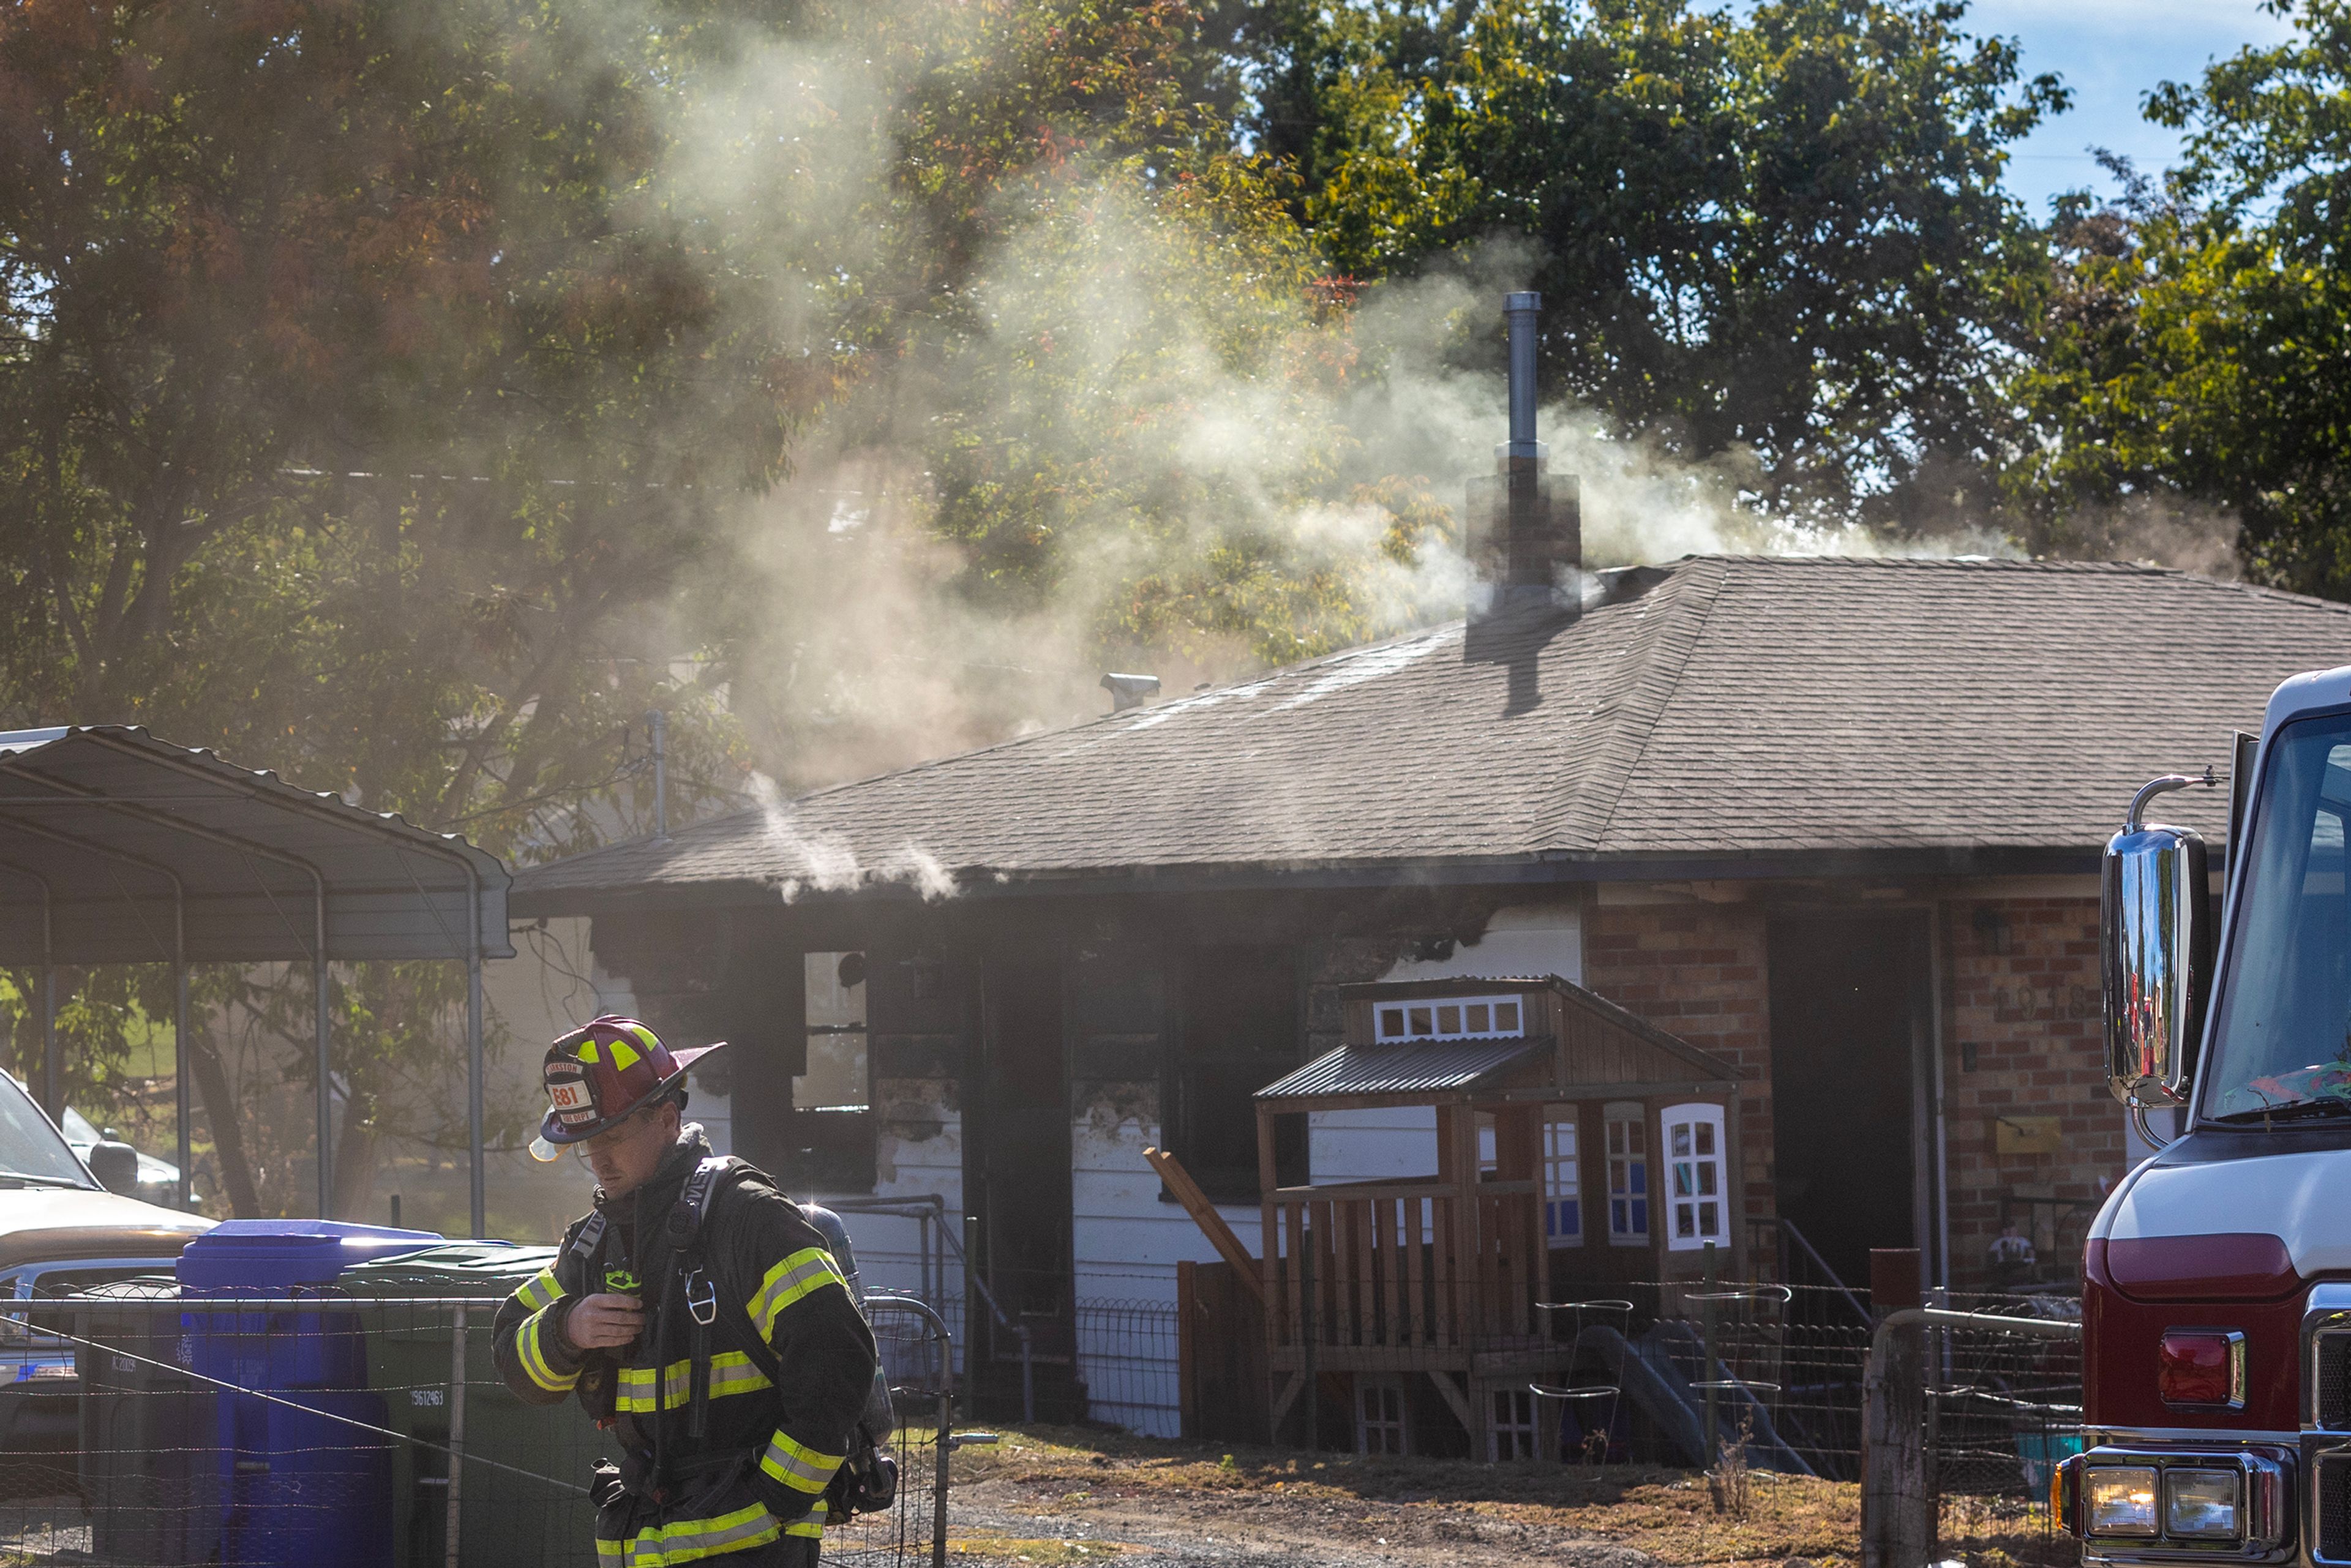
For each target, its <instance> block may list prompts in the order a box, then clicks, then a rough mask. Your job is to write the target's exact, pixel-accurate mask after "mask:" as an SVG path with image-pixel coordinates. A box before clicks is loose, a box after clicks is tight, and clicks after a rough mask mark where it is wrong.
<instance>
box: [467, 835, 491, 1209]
mask: <svg viewBox="0 0 2351 1568" xmlns="http://www.w3.org/2000/svg"><path fill="white" fill-rule="evenodd" d="M464 864H465V913H466V924H465V930H466V932H467V934H468V935H470V936H472V938H473V946H472V950H471V951H469V952H468V953H467V954H466V955H465V1129H466V1134H467V1136H468V1137H469V1139H470V1140H471V1142H472V1144H473V1145H474V1149H473V1154H474V1162H473V1172H472V1175H473V1178H474V1179H473V1188H474V1190H473V1219H474V1239H475V1240H476V1241H478V1240H481V1239H484V1238H485V1237H486V1236H488V1235H489V1233H490V1230H489V1226H490V1218H489V1155H488V1154H487V1153H486V1151H485V1150H484V1149H483V1147H482V1076H483V1074H482V877H481V873H479V872H477V871H475V869H474V862H472V861H470V860H469V861H465V862H464Z"/></svg>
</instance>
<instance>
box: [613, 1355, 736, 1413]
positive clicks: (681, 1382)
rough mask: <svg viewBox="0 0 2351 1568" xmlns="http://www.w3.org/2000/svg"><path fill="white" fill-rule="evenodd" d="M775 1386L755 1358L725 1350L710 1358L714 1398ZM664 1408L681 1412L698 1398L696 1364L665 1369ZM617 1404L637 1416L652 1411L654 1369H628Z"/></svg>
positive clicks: (679, 1363) (675, 1364)
mask: <svg viewBox="0 0 2351 1568" xmlns="http://www.w3.org/2000/svg"><path fill="white" fill-rule="evenodd" d="M773 1386H775V1385H773V1384H771V1383H769V1382H768V1375H767V1374H766V1373H764V1372H761V1371H760V1370H759V1369H758V1367H756V1366H754V1365H752V1364H751V1357H750V1356H749V1355H748V1354H747V1353H745V1352H743V1351H739V1350H722V1351H720V1352H719V1353H718V1354H716V1355H714V1356H712V1357H711V1358H710V1397H712V1398H713V1399H723V1398H725V1397H726V1396H727V1395H729V1394H752V1393H756V1392H758V1390H759V1389H762V1388H771V1387H773ZM661 1394H662V1397H661V1405H660V1406H659V1407H660V1408H662V1409H664V1410H679V1409H683V1408H684V1406H685V1404H686V1402H687V1401H688V1400H690V1399H692V1398H693V1397H694V1363H692V1362H690V1361H674V1362H672V1363H670V1364H669V1365H668V1366H667V1367H666V1368H665V1369H664V1371H663V1374H662V1379H661ZM614 1404H615V1405H616V1406H618V1407H619V1408H621V1409H622V1410H626V1411H629V1412H631V1413H632V1414H633V1413H634V1412H636V1411H640V1410H652V1409H653V1408H655V1406H654V1404H653V1368H652V1367H650V1366H624V1367H622V1369H621V1387H620V1392H619V1394H618V1396H617V1397H616V1398H615V1400H614Z"/></svg>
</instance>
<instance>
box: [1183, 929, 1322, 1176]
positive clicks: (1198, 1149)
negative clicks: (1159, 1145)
mask: <svg viewBox="0 0 2351 1568" xmlns="http://www.w3.org/2000/svg"><path fill="white" fill-rule="evenodd" d="M1300 1041H1301V1030H1300V1023H1299V987H1298V961H1297V956H1296V954H1295V953H1294V952H1293V951H1292V950H1291V949H1290V947H1288V946H1263V945H1246V946H1245V945H1239V944H1235V945H1229V946H1204V947H1196V948H1194V949H1193V950H1192V952H1191V955H1190V964H1189V967H1188V969H1187V971H1186V984H1185V988H1184V1040H1183V1049H1182V1051H1181V1052H1180V1054H1179V1055H1178V1057H1177V1060H1176V1062H1175V1071H1174V1072H1173V1073H1172V1074H1171V1076H1172V1078H1173V1080H1174V1085H1173V1086H1174V1090H1175V1094H1174V1100H1175V1104H1174V1106H1173V1107H1172V1109H1171V1113H1170V1114H1169V1115H1168V1117H1167V1123H1168V1126H1169V1129H1170V1145H1171V1146H1172V1147H1173V1148H1174V1149H1175V1153H1176V1155H1178V1157H1180V1158H1181V1159H1182V1160H1183V1161H1184V1165H1185V1168H1186V1169H1187V1170H1189V1171H1190V1172H1191V1173H1192V1176H1193V1177H1194V1178H1195V1179H1196V1180H1197V1181H1198V1182H1199V1184H1200V1186H1201V1189H1202V1190H1203V1191H1205V1192H1206V1193H1207V1195H1208V1196H1209V1197H1212V1198H1214V1199H1215V1200H1217V1202H1219V1203H1254V1202H1256V1201H1257V1198H1258V1164H1257V1103H1256V1096H1257V1092H1258V1091H1259V1089H1262V1088H1264V1087H1265V1086H1266V1085H1267V1084H1269V1083H1270V1082H1273V1081H1274V1080H1275V1079H1277V1078H1280V1076H1281V1075H1282V1074H1283V1073H1285V1072H1287V1071H1290V1069H1291V1068H1293V1067H1295V1066H1297V1065H1298V1061H1299V1054H1300V1052H1299V1046H1300ZM1305 1122H1306V1118H1305V1117H1304V1116H1302V1115H1301V1116H1283V1117H1280V1118H1277V1120H1276V1123H1275V1127H1274V1166H1275V1176H1274V1179H1275V1180H1276V1182H1278V1183H1279V1184H1280V1185H1282V1186H1299V1185H1302V1184H1303V1183H1304V1182H1305V1181H1306V1180H1307V1170H1306V1143H1307V1139H1306V1127H1305Z"/></svg>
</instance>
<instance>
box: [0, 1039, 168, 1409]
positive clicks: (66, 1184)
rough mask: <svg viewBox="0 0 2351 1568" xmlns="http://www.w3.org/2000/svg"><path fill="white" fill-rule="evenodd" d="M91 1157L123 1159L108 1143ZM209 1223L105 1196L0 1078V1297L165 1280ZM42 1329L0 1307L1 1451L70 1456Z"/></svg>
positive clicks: (62, 1356) (62, 1403)
mask: <svg viewBox="0 0 2351 1568" xmlns="http://www.w3.org/2000/svg"><path fill="white" fill-rule="evenodd" d="M99 1151H103V1152H104V1153H105V1154H106V1155H114V1156H115V1157H117V1158H120V1155H128V1154H129V1153H130V1151H129V1150H128V1149H127V1148H125V1147H124V1146H123V1145H119V1144H117V1145H105V1144H101V1145H99V1146H98V1149H97V1150H94V1151H93V1154H98V1153H99ZM118 1151H119V1153H118ZM123 1163H124V1164H125V1165H126V1166H128V1165H129V1162H128V1161H124V1162H123ZM212 1223H213V1222H212V1221H211V1220H209V1219H206V1218H204V1217H203V1216H201V1215H194V1214H183V1213H182V1212H180V1211H179V1210H177V1209H171V1208H162V1207H158V1206H156V1205H154V1204H152V1203H141V1202H140V1201H139V1200H138V1199H137V1198H134V1197H122V1196H120V1194H118V1193H113V1192H110V1191H108V1190H107V1189H106V1187H105V1186H104V1185H102V1184H101V1183H100V1182H99V1179H98V1177H97V1176H93V1175H92V1174H91V1173H90V1167H89V1166H88V1165H85V1164H84V1163H83V1162H82V1159H81V1157H80V1156H79V1155H77V1154H76V1153H75V1152H74V1150H73V1147H72V1145H69V1144H68V1143H67V1141H66V1139H65V1136H64V1134H61V1133H60V1132H58V1130H57V1124H55V1123H53V1122H51V1121H50V1120H49V1118H48V1117H47V1115H46V1114H44V1113H42V1111H41V1108H40V1107H39V1106H38V1105H36V1104H35V1103H33V1101H32V1098H31V1096H29V1095H27V1094H26V1092H24V1090H22V1089H21V1088H19V1087H18V1086H17V1084H16V1081H15V1080H14V1079H12V1078H9V1077H8V1076H7V1075H6V1074H5V1073H0V1297H5V1298H9V1299H11V1300H12V1301H15V1302H19V1303H28V1302H31V1301H37V1300H39V1299H41V1298H43V1297H54V1296H61V1295H68V1294H71V1293H72V1292H74V1291H79V1290H83V1289H86V1288H87V1287H89V1286H91V1285H96V1284H102V1283H105V1282H106V1281H111V1280H120V1279H127V1278H129V1277H131V1276H132V1275H136V1274H152V1273H156V1272H159V1271H162V1272H168V1271H169V1270H170V1269H171V1266H172V1260H175V1259H177V1258H178V1257H179V1255H180V1249H181V1248H183V1247H184V1246H186V1245H187V1244H188V1240H189V1239H190V1238H191V1237H193V1236H195V1235H197V1234H198V1233H199V1232H202V1231H204V1230H206V1229H209V1228H211V1226H212ZM48 1326H60V1325H48V1324H45V1323H44V1322H43V1321H42V1314H40V1313H39V1312H35V1311H33V1310H31V1309H30V1308H29V1307H28V1306H21V1305H20V1306H16V1307H15V1308H13V1310H12V1309H11V1308H10V1307H8V1306H7V1305H6V1304H5V1303H0V1453H26V1452H31V1451H38V1450H45V1449H46V1450H48V1451H51V1452H56V1451H59V1450H70V1449H71V1448H73V1447H74V1445H75V1443H76V1442H77V1440H78V1437H77V1434H78V1429H79V1428H78V1416H77V1412H76V1409H75V1400H76V1398H77V1397H78V1395H79V1394H80V1383H79V1380H78V1378H77V1377H76V1375H75V1373H74V1347H73V1345H72V1343H70V1342H68V1341H64V1340H59V1339H57V1338H56V1337H55V1336H54V1335H52V1334H48V1333H43V1332H42V1331H43V1329H44V1328H45V1327H48Z"/></svg>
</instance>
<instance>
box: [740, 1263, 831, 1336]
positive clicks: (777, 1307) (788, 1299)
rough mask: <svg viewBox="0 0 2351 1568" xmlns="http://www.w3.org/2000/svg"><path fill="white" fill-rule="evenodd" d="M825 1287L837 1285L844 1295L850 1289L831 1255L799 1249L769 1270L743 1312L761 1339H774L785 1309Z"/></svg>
mask: <svg viewBox="0 0 2351 1568" xmlns="http://www.w3.org/2000/svg"><path fill="white" fill-rule="evenodd" d="M827 1285H839V1286H841V1289H842V1290H844V1291H845V1290H847V1289H848V1288H849V1286H848V1284H847V1282H846V1281H843V1280H842V1279H841V1270H840V1268H839V1267H838V1266H837V1265H836V1264H835V1263H834V1262H833V1260H832V1254H831V1253H830V1252H828V1251H826V1250H825V1249H823V1248H821V1247H803V1248H801V1249H799V1251H797V1252H794V1253H792V1254H791V1255H789V1257H787V1258H786V1259H785V1260H783V1261H782V1262H780V1263H778V1264H777V1265H776V1266H775V1267H774V1268H772V1269H770V1270H768V1277H767V1278H766V1279H765V1280H763V1281H760V1282H759V1288H758V1290H757V1291H753V1292H752V1293H751V1301H750V1304H749V1305H748V1306H747V1308H746V1309H745V1310H746V1311H747V1312H749V1313H750V1316H751V1326H752V1327H753V1328H755V1329H758V1331H759V1337H760V1339H762V1340H770V1339H773V1338H774V1337H775V1334H776V1320H777V1319H778V1318H779V1317H781V1316H782V1315H783V1313H784V1309H785V1308H786V1307H789V1306H790V1305H791V1304H792V1303H793V1302H794V1301H799V1299H800V1298H801V1297H802V1296H805V1295H807V1294H808V1293H809V1292H810V1291H818V1290H822V1289H823V1288H824V1287H825V1286H827Z"/></svg>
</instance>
